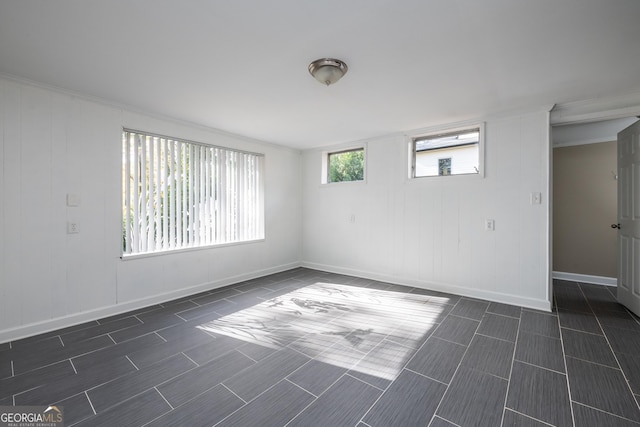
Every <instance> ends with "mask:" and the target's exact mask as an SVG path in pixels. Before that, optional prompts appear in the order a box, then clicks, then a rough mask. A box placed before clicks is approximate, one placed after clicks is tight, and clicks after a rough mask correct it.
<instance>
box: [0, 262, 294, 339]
mask: <svg viewBox="0 0 640 427" xmlns="http://www.w3.org/2000/svg"><path fill="white" fill-rule="evenodd" d="M300 265H301V264H300V263H299V262H294V263H289V264H283V265H279V266H276V267H271V268H266V269H262V270H257V271H253V272H250V273H245V274H240V275H236V276H231V277H226V278H224V279H220V280H216V281H213V282H207V283H202V284H199V285H196V286H191V287H189V288H183V289H179V290H176V291H172V292H167V293H164V294H158V295H153V296H150V297H146V298H141V299H138V300H135V301H127V302H125V303H120V304H117V305H113V306H108V307H100V308H97V309H93V310H88V311H83V312H81V313H74V314H70V315H68V316H63V317H58V318H55V319H50V320H45V321H41V322H35V323H30V324H28V325H21V326H17V327H14V328H10V329H5V330H3V331H0V343H4V342H7V341H15V340H18V339H21V338H26V337H30V336H34V335H38V334H43V333H46V332H51V331H55V330H57V329H61V328H67V327H69V326H75V325H79V324H81V323H85V322H91V321H94V320H99V319H103V318H105V317H109V316H115V315H117V314H121V313H126V312H128V311H132V310H137V309H139V308H143V307H148V306H150V305H155V304H161V303H163V302H167V301H171V300H174V299H178V298H182V297H186V296H189V295H195V294H197V293H200V292H204V291H209V290H212V289H216V288H220V287H223V286H228V285H232V284H234V283H239V282H244V281H245V280H251V279H255V278H258V277H262V276H268V275H270V274H275V273H280V272H282V271H286V270H291V269H293V268H297V267H300Z"/></svg>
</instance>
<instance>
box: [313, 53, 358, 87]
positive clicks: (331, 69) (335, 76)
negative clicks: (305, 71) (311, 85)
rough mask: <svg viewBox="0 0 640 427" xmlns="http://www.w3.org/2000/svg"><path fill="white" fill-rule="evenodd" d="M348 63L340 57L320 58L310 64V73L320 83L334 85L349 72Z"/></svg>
mask: <svg viewBox="0 0 640 427" xmlns="http://www.w3.org/2000/svg"><path fill="white" fill-rule="evenodd" d="M348 69H349V68H348V67H347V64H345V63H344V62H343V61H340V60H339V59H333V58H320V59H316V60H315V61H313V62H312V63H311V64H309V73H311V75H312V76H313V77H314V78H315V79H316V80H317V81H319V82H320V83H322V84H324V85H327V86H329V85H332V84H334V83H335V82H337V81H338V80H340V79H341V78H342V76H344V75H345V74H347V70H348Z"/></svg>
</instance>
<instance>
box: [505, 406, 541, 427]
mask: <svg viewBox="0 0 640 427" xmlns="http://www.w3.org/2000/svg"><path fill="white" fill-rule="evenodd" d="M548 425H549V424H545V423H542V422H540V421H538V420H534V419H533V418H529V417H527V416H524V415H522V414H518V413H517V412H513V411H511V410H509V409H506V410H505V411H504V420H503V421H502V427H547V426H548Z"/></svg>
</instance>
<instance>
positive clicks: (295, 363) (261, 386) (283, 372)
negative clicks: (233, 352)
mask: <svg viewBox="0 0 640 427" xmlns="http://www.w3.org/2000/svg"><path fill="white" fill-rule="evenodd" d="M309 360H310V359H309V358H308V357H307V356H304V355H303V354H301V353H298V352H297V351H294V350H290V349H282V350H280V351H277V352H276V353H273V354H272V355H271V356H269V357H267V358H265V359H262V360H261V361H259V362H257V363H255V364H254V365H253V366H251V367H249V368H247V369H245V370H243V371H242V372H240V373H238V374H236V375H235V376H233V377H231V378H229V379H228V380H226V381H224V385H225V386H227V387H228V388H229V389H230V390H231V391H233V392H234V393H236V394H237V395H238V396H240V397H241V398H242V399H244V400H245V401H249V400H251V399H253V398H254V397H256V396H257V395H259V394H260V393H262V392H263V391H265V390H266V389H268V388H269V387H271V386H273V385H274V384H276V383H277V382H279V381H280V380H282V379H283V378H284V377H286V376H287V375H289V374H290V373H292V372H293V371H295V370H296V369H298V368H299V367H300V366H302V365H304V364H305V363H307V362H308V361H309Z"/></svg>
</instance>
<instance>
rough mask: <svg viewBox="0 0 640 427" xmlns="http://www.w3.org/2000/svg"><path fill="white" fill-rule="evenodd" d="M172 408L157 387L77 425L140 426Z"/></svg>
mask: <svg viewBox="0 0 640 427" xmlns="http://www.w3.org/2000/svg"><path fill="white" fill-rule="evenodd" d="M170 409H171V407H170V406H169V404H167V402H165V400H164V399H163V398H162V396H160V394H159V393H158V392H157V391H156V390H155V389H151V390H149V391H146V392H144V393H142V394H140V395H138V396H136V397H134V398H133V399H129V400H127V401H125V402H122V403H121V404H120V405H118V406H114V407H113V408H111V409H109V410H108V411H105V412H102V413H99V414H98V415H94V416H93V417H90V418H88V419H86V420H84V421H82V422H80V423H79V424H76V425H77V426H80V427H84V426H87V427H100V426H109V427H112V426H125V425H127V426H139V425H143V424H145V423H146V422H147V421H149V420H152V419H154V418H156V417H158V416H160V415H162V414H164V413H165V412H168V411H169V410H170Z"/></svg>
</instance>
